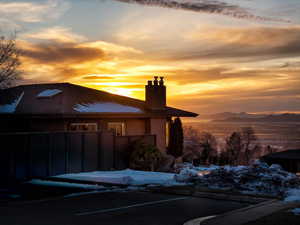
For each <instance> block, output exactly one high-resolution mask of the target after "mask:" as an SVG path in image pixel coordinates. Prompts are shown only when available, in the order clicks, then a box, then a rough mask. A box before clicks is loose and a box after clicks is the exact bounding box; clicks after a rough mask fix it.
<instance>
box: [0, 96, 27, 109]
mask: <svg viewBox="0 0 300 225" xmlns="http://www.w3.org/2000/svg"><path fill="white" fill-rule="evenodd" d="M23 96H24V92H22V94H21V95H20V96H19V97H18V98H17V99H15V100H14V101H13V102H12V103H10V104H5V105H0V113H14V112H15V111H16V108H17V106H18V105H19V103H20V101H21V100H22V98H23Z"/></svg>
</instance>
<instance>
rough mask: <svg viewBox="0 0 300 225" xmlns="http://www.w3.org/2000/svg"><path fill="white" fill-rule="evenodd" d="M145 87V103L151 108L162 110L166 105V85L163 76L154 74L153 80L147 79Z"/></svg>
mask: <svg viewBox="0 0 300 225" xmlns="http://www.w3.org/2000/svg"><path fill="white" fill-rule="evenodd" d="M145 88H146V97H145V99H146V105H147V107H148V108H149V109H152V110H163V109H165V106H166V86H165V85H164V77H160V80H158V77H157V76H155V77H154V80H153V81H152V80H149V81H148V84H147V85H146V86H145Z"/></svg>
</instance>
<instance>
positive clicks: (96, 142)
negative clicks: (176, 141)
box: [0, 132, 155, 182]
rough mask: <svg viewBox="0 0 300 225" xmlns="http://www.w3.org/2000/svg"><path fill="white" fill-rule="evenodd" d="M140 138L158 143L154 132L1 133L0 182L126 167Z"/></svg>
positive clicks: (150, 142) (149, 142)
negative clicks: (132, 134)
mask: <svg viewBox="0 0 300 225" xmlns="http://www.w3.org/2000/svg"><path fill="white" fill-rule="evenodd" d="M138 139H142V140H143V141H144V142H146V143H148V144H155V136H154V135H142V136H121V137H116V136H114V135H113V134H112V133H111V132H86V133H79V132H53V133H10V134H0V143H1V148H0V176H1V178H3V179H2V180H1V181H0V182H2V181H4V182H5V180H8V179H11V178H13V179H31V178H34V177H47V176H53V175H59V174H64V173H77V172H83V171H94V170H110V169H112V168H115V169H125V168H127V166H128V161H126V160H127V159H128V155H127V152H126V151H127V150H128V147H129V145H130V143H131V142H132V141H135V140H138ZM126 156H127V158H126Z"/></svg>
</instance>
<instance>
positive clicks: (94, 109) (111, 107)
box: [73, 102, 143, 113]
mask: <svg viewBox="0 0 300 225" xmlns="http://www.w3.org/2000/svg"><path fill="white" fill-rule="evenodd" d="M73 109H74V110H75V111H77V112H90V113H142V112H143V111H142V110H141V109H139V108H136V107H132V106H127V105H121V104H118V103H113V102H104V103H100V102H98V103H90V104H76V105H75V106H74V107H73Z"/></svg>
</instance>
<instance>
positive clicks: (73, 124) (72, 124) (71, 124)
mask: <svg viewBox="0 0 300 225" xmlns="http://www.w3.org/2000/svg"><path fill="white" fill-rule="evenodd" d="M91 125H92V126H95V129H93V130H83V129H75V130H72V129H71V126H91ZM68 130H69V131H80V132H91V131H98V124H97V123H83V122H82V123H80V122H76V123H70V124H69V129H68Z"/></svg>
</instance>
